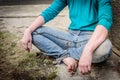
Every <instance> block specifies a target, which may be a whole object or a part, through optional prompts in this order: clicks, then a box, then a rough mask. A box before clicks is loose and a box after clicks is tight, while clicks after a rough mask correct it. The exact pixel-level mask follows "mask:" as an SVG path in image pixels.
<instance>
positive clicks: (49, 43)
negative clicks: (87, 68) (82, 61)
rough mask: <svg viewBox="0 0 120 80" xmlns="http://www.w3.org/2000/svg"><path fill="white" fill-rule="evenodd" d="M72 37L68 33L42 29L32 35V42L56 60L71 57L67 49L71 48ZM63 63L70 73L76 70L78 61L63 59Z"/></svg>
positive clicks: (46, 28)
mask: <svg viewBox="0 0 120 80" xmlns="http://www.w3.org/2000/svg"><path fill="white" fill-rule="evenodd" d="M71 40H72V36H71V35H70V34H69V33H68V32H63V31H60V30H54V29H51V28H48V27H40V28H38V29H36V30H35V31H34V32H33V33H32V42H33V44H34V45H35V46H36V47H37V48H38V49H40V50H42V51H43V52H45V53H46V55H48V56H52V57H55V58H59V57H64V56H66V55H69V53H67V52H66V49H68V48H69V47H70V45H68V42H71ZM61 61H62V62H63V63H65V64H66V65H67V69H68V71H69V72H74V71H75V70H76V67H77V64H78V61H77V60H75V59H74V58H72V57H70V56H69V57H68V56H66V57H64V58H61Z"/></svg>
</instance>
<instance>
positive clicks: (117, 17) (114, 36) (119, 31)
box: [110, 0, 120, 54]
mask: <svg viewBox="0 0 120 80" xmlns="http://www.w3.org/2000/svg"><path fill="white" fill-rule="evenodd" d="M112 5H113V15H114V23H113V27H112V29H111V31H110V32H111V33H110V38H111V40H112V43H113V45H114V46H115V47H116V48H117V49H118V50H119V51H120V0H113V2H112ZM119 54H120V53H119Z"/></svg>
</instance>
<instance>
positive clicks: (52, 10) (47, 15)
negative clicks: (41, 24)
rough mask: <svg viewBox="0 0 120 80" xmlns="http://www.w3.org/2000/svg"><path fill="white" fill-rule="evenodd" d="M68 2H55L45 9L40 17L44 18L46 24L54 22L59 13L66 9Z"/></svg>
mask: <svg viewBox="0 0 120 80" xmlns="http://www.w3.org/2000/svg"><path fill="white" fill-rule="evenodd" d="M66 1H67V0H54V1H53V2H52V4H51V5H50V6H49V7H48V8H47V9H45V10H44V11H43V12H42V13H41V14H40V15H41V16H43V18H44V21H45V23H46V22H48V21H50V20H52V19H53V18H54V17H56V16H57V15H58V13H59V12H60V11H61V10H62V9H63V8H65V6H66V5H67V2H66Z"/></svg>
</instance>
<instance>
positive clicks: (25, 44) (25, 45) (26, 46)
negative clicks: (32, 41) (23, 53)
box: [22, 42, 28, 50]
mask: <svg viewBox="0 0 120 80" xmlns="http://www.w3.org/2000/svg"><path fill="white" fill-rule="evenodd" d="M22 46H23V48H24V49H25V50H28V44H27V43H26V42H23V43H22Z"/></svg>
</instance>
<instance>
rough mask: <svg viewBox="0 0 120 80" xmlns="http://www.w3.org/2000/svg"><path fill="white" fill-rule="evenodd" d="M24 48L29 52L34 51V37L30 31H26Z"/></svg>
mask: <svg viewBox="0 0 120 80" xmlns="http://www.w3.org/2000/svg"><path fill="white" fill-rule="evenodd" d="M22 46H23V48H24V49H25V50H27V51H28V52H29V51H30V49H32V36H31V32H30V30H29V29H26V30H25V32H24V35H23V38H22Z"/></svg>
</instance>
